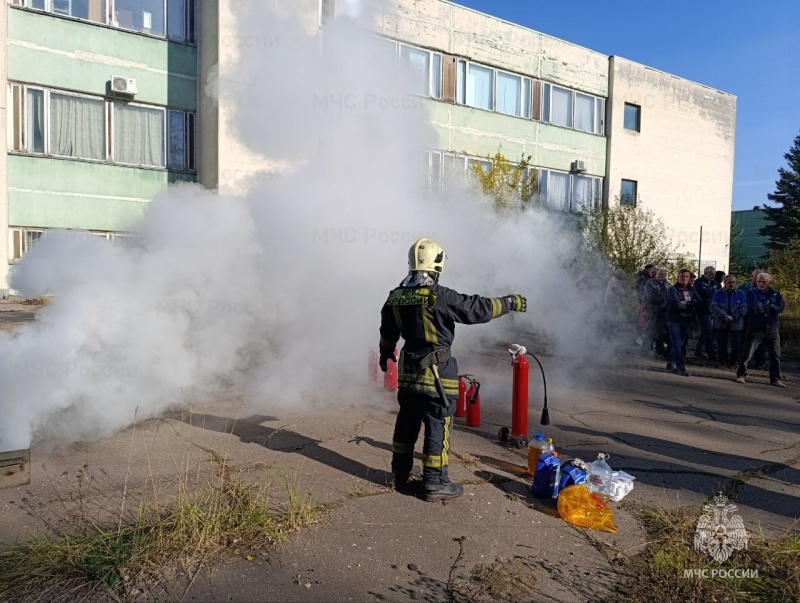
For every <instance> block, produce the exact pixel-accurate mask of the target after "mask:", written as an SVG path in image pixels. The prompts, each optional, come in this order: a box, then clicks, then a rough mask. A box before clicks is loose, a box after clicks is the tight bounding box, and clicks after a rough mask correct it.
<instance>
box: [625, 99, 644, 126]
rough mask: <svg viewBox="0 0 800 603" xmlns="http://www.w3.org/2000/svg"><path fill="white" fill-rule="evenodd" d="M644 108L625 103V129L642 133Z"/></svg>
mask: <svg viewBox="0 0 800 603" xmlns="http://www.w3.org/2000/svg"><path fill="white" fill-rule="evenodd" d="M641 117H642V108H641V107H640V106H639V105H632V104H630V103H625V122H624V123H625V129H626V130H630V131H632V132H641V125H642V123H641Z"/></svg>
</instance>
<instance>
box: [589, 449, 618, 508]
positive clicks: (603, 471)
mask: <svg viewBox="0 0 800 603" xmlns="http://www.w3.org/2000/svg"><path fill="white" fill-rule="evenodd" d="M610 458H611V455H608V454H605V453H603V452H601V453H599V454H598V455H597V460H596V461H593V462H591V463H589V464H588V465H587V466H586V485H587V486H588V487H589V491H590V492H596V493H597V494H599V495H600V496H603V497H605V498H608V496H609V494H610V492H611V475H612V473H613V471H612V470H611V467H610V466H609V464H608V463H606V461H607V460H608V459H610Z"/></svg>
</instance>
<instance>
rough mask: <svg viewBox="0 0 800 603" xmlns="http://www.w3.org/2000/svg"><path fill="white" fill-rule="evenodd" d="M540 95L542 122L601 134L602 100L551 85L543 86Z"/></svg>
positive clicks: (602, 122)
mask: <svg viewBox="0 0 800 603" xmlns="http://www.w3.org/2000/svg"><path fill="white" fill-rule="evenodd" d="M542 94H543V99H542V121H544V122H547V123H551V124H554V125H556V126H563V127H565V128H574V129H575V130H581V131H583V132H591V133H592V134H603V132H604V127H605V100H604V99H602V98H600V97H598V96H593V95H591V94H585V93H582V92H575V91H573V90H569V89H567V88H562V87H561V86H555V85H553V84H544V86H543V92H542Z"/></svg>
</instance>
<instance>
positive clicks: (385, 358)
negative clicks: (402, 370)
mask: <svg viewBox="0 0 800 603" xmlns="http://www.w3.org/2000/svg"><path fill="white" fill-rule="evenodd" d="M373 357H374V356H373ZM389 360H391V361H392V362H394V363H395V364H396V363H397V358H395V357H394V352H390V353H389V355H388V356H384V355H383V354H381V359H380V360H379V361H378V366H380V367H381V370H382V371H383V372H384V373H385V372H386V370H387V367H386V363H387V362H388V361H389Z"/></svg>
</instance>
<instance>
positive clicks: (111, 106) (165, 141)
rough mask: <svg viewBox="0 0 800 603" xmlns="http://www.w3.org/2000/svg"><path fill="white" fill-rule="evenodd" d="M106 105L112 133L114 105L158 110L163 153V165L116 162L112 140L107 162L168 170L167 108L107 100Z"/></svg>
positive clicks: (113, 128)
mask: <svg viewBox="0 0 800 603" xmlns="http://www.w3.org/2000/svg"><path fill="white" fill-rule="evenodd" d="M107 104H108V107H109V112H110V116H109V117H110V119H109V123H110V124H111V128H110V130H111V131H112V132H113V131H115V124H114V119H115V118H114V105H117V104H119V105H124V106H126V107H128V106H133V107H142V108H144V109H158V110H160V111H161V112H162V114H163V115H164V131H163V132H162V136H161V138H162V139H161V149H162V151H163V153H164V165H143V164H141V163H127V162H125V161H117V159H116V157H115V156H114V155H115V154H114V142H115V141H114V140H113V139H112V141H111V143H110V144H109V147H108V149H109V152H110V157H109V161H110V162H111V163H113V164H115V165H125V166H129V167H137V168H146V169H156V170H158V169H162V170H168V169H169V167H168V164H169V157H168V156H167V154H168V151H169V146H168V145H169V140H168V132H169V122H168V117H169V114H168V111H169V109H168V108H167V107H159V106H158V105H150V104H146V103H129V102H127V101H120V100H109V101H107Z"/></svg>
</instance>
